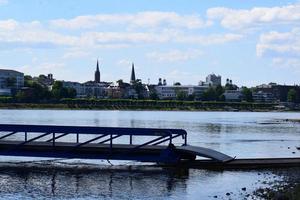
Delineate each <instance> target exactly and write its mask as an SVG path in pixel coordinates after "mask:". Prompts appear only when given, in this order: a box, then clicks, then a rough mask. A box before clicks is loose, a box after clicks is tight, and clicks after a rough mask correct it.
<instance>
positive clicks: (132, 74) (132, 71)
mask: <svg viewBox="0 0 300 200" xmlns="http://www.w3.org/2000/svg"><path fill="white" fill-rule="evenodd" d="M134 82H135V71H134V63H132V69H131V77H130V83H131V84H132V83H134Z"/></svg>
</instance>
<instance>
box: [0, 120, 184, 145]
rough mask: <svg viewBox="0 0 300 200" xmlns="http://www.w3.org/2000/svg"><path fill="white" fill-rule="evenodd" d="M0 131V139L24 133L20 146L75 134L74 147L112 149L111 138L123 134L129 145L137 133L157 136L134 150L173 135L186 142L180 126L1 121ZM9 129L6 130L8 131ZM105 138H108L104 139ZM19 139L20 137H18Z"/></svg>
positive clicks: (156, 143) (166, 140) (49, 141)
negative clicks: (94, 145)
mask: <svg viewBox="0 0 300 200" xmlns="http://www.w3.org/2000/svg"><path fill="white" fill-rule="evenodd" d="M0 132H6V133H5V134H4V135H1V136H0V141H1V140H3V139H6V138H7V137H10V136H13V135H20V134H24V141H20V143H18V145H17V146H22V145H25V144H28V143H31V142H35V141H37V140H38V139H41V138H44V137H46V136H50V137H51V138H50V139H49V137H48V138H47V140H45V141H44V142H47V143H50V144H52V146H55V144H56V142H57V140H58V139H60V138H63V137H66V136H68V135H76V144H75V146H74V147H75V148H80V147H82V146H84V145H86V144H90V143H92V142H94V143H95V142H96V141H97V143H98V144H104V143H109V144H110V148H113V141H114V140H115V139H117V138H120V137H122V136H129V142H128V143H129V144H130V145H132V144H133V142H132V141H133V137H138V136H155V137H156V138H155V139H153V138H151V139H149V140H148V141H146V142H144V143H142V144H138V145H137V146H135V147H134V148H135V149H139V148H141V147H144V146H147V145H154V146H155V145H159V144H162V143H164V142H169V144H171V143H172V140H173V139H174V138H178V137H181V138H182V139H183V142H182V144H183V145H186V144H187V133H186V131H185V130H182V129H156V128H120V127H118V128H114V127H90V126H54V125H20V124H0ZM7 132H8V133H7ZM29 133H30V134H31V133H33V134H34V133H36V134H37V135H36V136H34V137H32V138H30V139H29V138H28V134H29ZM81 135H96V136H95V137H94V138H92V139H89V140H87V141H84V142H80V136H81ZM105 137H108V138H106V139H105ZM18 139H19V138H18ZM39 142H41V141H40V140H39Z"/></svg>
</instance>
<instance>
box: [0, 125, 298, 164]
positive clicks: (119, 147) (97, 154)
mask: <svg viewBox="0 0 300 200" xmlns="http://www.w3.org/2000/svg"><path fill="white" fill-rule="evenodd" d="M175 138H177V139H176V145H174V142H173V141H174V140H175ZM178 141H179V142H178ZM0 155H3V156H26V157H49V158H66V159H72V158H79V159H108V160H133V161H141V162H156V163H159V164H163V165H173V166H174V165H176V166H181V167H189V168H190V167H192V168H212V169H213V168H216V169H220V168H221V169H226V168H257V167H293V166H296V167H297V166H300V158H279V159H271V158H265V159H234V158H233V157H231V156H229V155H226V154H224V153H221V152H218V151H215V150H213V149H208V148H203V147H197V146H190V145H188V144H187V132H186V131H185V130H182V129H148V128H113V127H89V126H51V125H16V124H1V125H0ZM198 157H201V158H205V159H200V160H196V158H198Z"/></svg>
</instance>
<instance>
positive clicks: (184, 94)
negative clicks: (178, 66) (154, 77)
mask: <svg viewBox="0 0 300 200" xmlns="http://www.w3.org/2000/svg"><path fill="white" fill-rule="evenodd" d="M187 97H188V94H187V92H185V91H182V90H178V91H177V92H176V99H177V100H180V101H183V100H186V99H187Z"/></svg>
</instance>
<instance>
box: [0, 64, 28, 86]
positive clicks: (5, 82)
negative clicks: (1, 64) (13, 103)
mask: <svg viewBox="0 0 300 200" xmlns="http://www.w3.org/2000/svg"><path fill="white" fill-rule="evenodd" d="M22 87H24V74H23V73H21V72H18V71H15V70H9V69H0V89H20V88H22Z"/></svg>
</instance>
